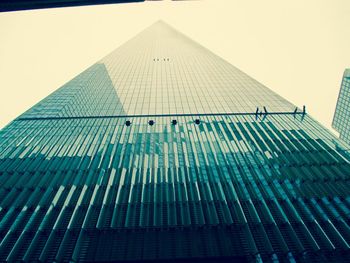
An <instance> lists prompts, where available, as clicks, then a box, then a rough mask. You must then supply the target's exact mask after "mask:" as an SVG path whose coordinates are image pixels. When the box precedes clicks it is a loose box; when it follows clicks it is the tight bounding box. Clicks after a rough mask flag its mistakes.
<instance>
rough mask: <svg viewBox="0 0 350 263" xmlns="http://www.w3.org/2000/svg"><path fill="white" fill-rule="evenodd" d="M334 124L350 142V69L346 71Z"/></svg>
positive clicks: (344, 138) (344, 139) (340, 133)
mask: <svg viewBox="0 0 350 263" xmlns="http://www.w3.org/2000/svg"><path fill="white" fill-rule="evenodd" d="M332 126H333V128H334V129H336V130H337V131H338V132H339V135H340V139H342V140H343V141H345V142H346V143H348V144H350V69H346V70H345V71H344V75H343V80H342V83H341V87H340V91H339V96H338V101H337V106H336V109H335V112H334V117H333V123H332Z"/></svg>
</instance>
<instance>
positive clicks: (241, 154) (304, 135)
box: [0, 22, 350, 262]
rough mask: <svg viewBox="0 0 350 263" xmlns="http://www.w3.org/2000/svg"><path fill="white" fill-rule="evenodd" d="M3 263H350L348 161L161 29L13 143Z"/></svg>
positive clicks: (302, 119) (230, 72)
mask: <svg viewBox="0 0 350 263" xmlns="http://www.w3.org/2000/svg"><path fill="white" fill-rule="evenodd" d="M0 138H1V141H0V240H1V241H0V260H1V261H20V260H24V261H42V262H46V261H55V260H56V261H99V262H101V261H104V262H107V261H113V262H118V261H119V262H125V261H131V262H137V261H146V260H148V261H150V262H156V261H157V262H166V261H169V262H196V261H199V262H342V261H344V262H345V261H347V260H350V257H349V252H350V250H349V249H350V247H349V244H350V227H349V225H350V188H349V185H348V182H349V178H350V163H349V161H350V156H349V148H348V146H347V145H346V144H344V143H342V142H341V141H339V140H338V139H337V138H336V137H334V136H333V135H332V134H331V133H330V132H329V131H327V130H326V129H325V128H323V127H322V126H321V125H320V124H319V123H318V122H316V121H315V120H314V119H313V118H311V117H310V116H309V115H308V114H306V113H305V111H302V110H300V109H298V108H296V107H295V106H294V105H293V104H291V103H290V102H288V101H286V100H285V99H283V98H281V97H280V96H278V95H277V94H275V93H274V92H273V91H271V90H269V89H268V88H266V87H265V86H263V85H262V84H260V83H259V82H257V81H255V80H254V79H252V78H251V77H249V76H248V75H246V74H245V73H243V72H241V71H240V70H238V69H237V68H235V67H234V66H232V65H230V64H229V63H228V62H226V61H224V60H223V59H221V58H219V57H217V56H216V55H214V54H213V53H211V52H210V51H208V50H206V49H205V48H204V47H202V46H200V45H199V44H197V43H195V42H193V41H192V40H190V39H189V38H187V37H185V36H183V35H182V34H181V33H179V32H177V31H176V30H174V29H172V28H171V27H170V26H168V25H166V24H165V23H163V22H157V23H155V24H154V25H152V26H151V27H149V28H148V29H146V30H145V31H143V32H142V33H140V34H139V35H137V36H136V37H135V38H133V39H132V40H130V41H128V42H127V43H126V44H124V45H123V46H121V47H120V48H118V49H117V50H115V51H114V52H112V53H111V54H109V55H108V56H106V57H105V58H103V59H102V60H100V61H99V62H97V63H96V64H95V65H93V66H91V67H90V68H88V69H87V70H85V71H84V72H83V73H81V74H80V75H78V76H77V77H76V78H74V79H73V80H71V81H70V82H68V83H67V84H65V85H64V86H63V87H61V88H60V89H58V90H57V91H56V92H54V93H53V94H51V95H50V96H48V97H47V98H46V99H44V100H43V101H41V102H39V103H38V104H37V105H35V106H34V107H33V108H31V109H30V110H28V111H27V112H25V113H24V114H22V115H21V116H19V117H18V118H17V119H15V120H14V121H13V122H11V123H10V124H9V125H8V126H6V127H5V128H4V129H3V130H2V131H1V132H0Z"/></svg>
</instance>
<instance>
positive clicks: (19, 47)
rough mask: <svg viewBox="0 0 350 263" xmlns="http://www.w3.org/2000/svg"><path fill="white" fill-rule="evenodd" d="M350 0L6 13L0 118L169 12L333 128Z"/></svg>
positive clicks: (0, 44) (0, 20) (0, 48)
mask: <svg viewBox="0 0 350 263" xmlns="http://www.w3.org/2000/svg"><path fill="white" fill-rule="evenodd" d="M349 14H350V1H349V0H333V1H328V0H308V1H305V0H290V1H287V0H286V1H281V0H264V1H260V0H256V1H253V0H251V1H234V0H227V1H218V0H215V1H214V0H213V1H177V2H168V1H161V2H144V3H134V4H115V5H100V6H85V7H72V8H58V9H44V10H30V11H20V12H9V13H0V91H1V93H0V128H2V127H4V126H5V125H6V124H7V123H9V122H10V121H11V120H13V119H14V118H15V117H17V116H18V115H19V114H21V113H23V112H24V111H25V110H27V109H28V108H30V107H32V106H33V105H34V104H35V103H37V102H38V101H40V100H41V99H43V98H45V97H46V96H47V95H49V94H50V93H51V92H53V91H54V90H56V89H57V88H59V87H60V86H62V85H63V84H64V83H66V82H67V81H69V80H70V79H72V78H73V77H74V76H76V75H77V74H79V73H80V72H81V71H83V70H84V69H86V68H87V67H89V66H90V65H92V64H93V63H95V62H96V61H97V60H99V59H100V58H102V57H104V56H105V55H106V54H108V53H109V52H111V51H112V50H114V49H115V48H117V47H118V46H120V45H121V44H123V43H124V42H126V41H127V40H128V39H130V38H131V37H133V36H135V35H136V34H137V33H139V32H140V31H142V30H143V29H144V28H146V27H148V26H149V25H151V24H153V23H154V22H155V21H157V20H159V19H162V20H164V21H165V22H167V23H168V24H170V25H171V26H173V27H175V28H176V29H178V30H179V31H181V32H182V33H184V34H185V35H187V36H189V37H190V38H192V39H193V40H195V41H197V42H199V43H200V44H201V45H203V46H205V47H207V48H208V49H210V50H211V51H213V52H214V53H216V54H217V55H219V56H221V57H222V58H224V59H226V60H227V61H229V62H230V63H232V64H233V65H235V66H236V67H238V68H240V69H241V70H243V71H244V72H246V73H247V74H248V75H250V76H252V77H253V78H255V79H256V80H258V81H260V82H261V83H263V84H265V85H266V86H268V87H269V88H270V89H272V90H274V91H275V92H277V93H279V94H280V95H282V96H283V97H285V98H286V99H288V100H289V101H291V102H292V103H294V104H295V105H297V106H299V107H302V106H303V105H306V109H307V112H308V113H310V114H311V115H312V116H313V117H314V118H315V119H317V120H318V121H320V122H321V123H322V124H323V125H325V126H326V127H327V128H331V122H332V118H333V114H334V110H335V105H336V101H337V97H338V93H339V88H340V84H341V78H342V74H343V71H344V69H345V68H346V67H350V15H349Z"/></svg>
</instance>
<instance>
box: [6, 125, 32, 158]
mask: <svg viewBox="0 0 350 263" xmlns="http://www.w3.org/2000/svg"><path fill="white" fill-rule="evenodd" d="M24 123H27V122H24ZM34 124H35V122H33V123H32V125H30V124H29V127H28V126H27V127H25V128H24V129H21V127H22V126H24V124H23V125H20V126H19V127H16V129H15V130H14V131H13V132H11V135H10V136H9V137H8V139H7V140H5V141H4V142H3V143H5V142H8V144H7V146H1V148H2V147H5V148H3V149H1V152H0V156H1V158H5V156H6V154H7V155H9V153H8V152H9V151H10V150H11V149H12V147H13V144H16V145H20V144H22V143H23V142H24V141H25V140H26V139H28V138H29V136H30V133H29V132H28V130H31V128H32V126H34ZM9 127H10V126H9ZM7 128H8V127H7ZM7 128H6V129H7ZM16 140H17V141H16ZM6 151H7V152H6Z"/></svg>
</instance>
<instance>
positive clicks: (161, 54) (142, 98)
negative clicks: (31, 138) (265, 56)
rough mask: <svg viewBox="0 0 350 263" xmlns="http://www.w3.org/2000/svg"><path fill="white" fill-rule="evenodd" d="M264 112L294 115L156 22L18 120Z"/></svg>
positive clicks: (282, 101) (261, 88)
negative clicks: (29, 118) (264, 108)
mask: <svg viewBox="0 0 350 263" xmlns="http://www.w3.org/2000/svg"><path fill="white" fill-rule="evenodd" d="M67 93H69V94H67ZM63 97H64V100H61V99H59V98H63ZM116 102H117V103H116ZM264 106H265V107H266V109H267V110H268V111H269V112H284V111H289V112H290V111H293V110H294V109H295V106H294V105H292V104H291V103H289V102H288V101H286V100H285V99H283V98H282V97H280V96H279V95H277V94H276V93H274V92H273V91H271V90H270V89H268V88H267V87H265V86H264V85H262V84H261V83H259V82H257V81H256V80H254V79H252V78H251V77H249V76H248V75H246V74H245V73H244V72H242V71H240V70H239V69H237V68H236V67H234V66H232V65H231V64H230V63H228V62H227V61H225V60H223V59H222V58H220V57H218V56H217V55H215V54H213V53H212V52H211V51H209V50H207V49H206V48H204V47H203V46H201V45H199V44H198V43H196V42H195V41H193V40H191V39H190V38H188V37H186V36H184V35H183V34H181V33H180V32H178V31H176V30H175V29H174V28H172V27H171V26H169V25H167V24H166V23H165V22H163V21H158V22H156V23H154V24H153V25H151V26H150V27H148V28H146V29H145V30H144V31H143V32H141V33H139V34H138V35H137V36H135V37H134V38H132V39H131V40H129V41H127V42H126V43H125V44H124V45H122V46H120V47H119V48H117V49H116V50H115V51H113V52H112V53H110V54H109V55H107V56H106V57H104V58H103V59H101V60H100V61H98V62H97V63H96V64H94V65H93V66H91V67H90V68H88V69H87V70H85V71H84V72H82V73H81V74H79V75H78V76H77V77H75V78H74V79H73V80H71V81H69V82H68V83H66V84H65V85H64V86H63V87H61V88H60V89H58V90H57V91H56V92H54V94H53V95H52V96H49V97H48V98H46V99H44V100H43V101H41V102H39V103H38V104H37V105H36V106H34V107H33V108H32V109H30V110H28V111H27V112H26V113H25V114H23V115H22V116H21V117H26V118H28V117H36V118H37V117H78V116H106V115H108V116H110V115H113V116H114V115H158V114H201V113H245V112H250V113H253V112H255V111H256V108H257V107H259V108H260V109H262V108H263V107H264Z"/></svg>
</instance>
